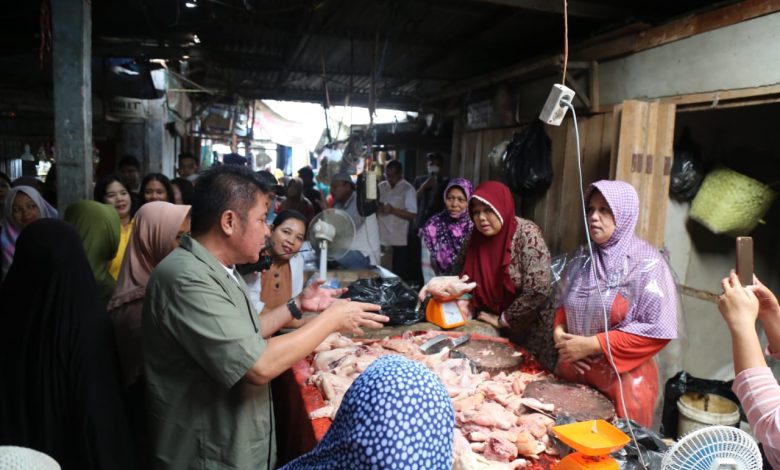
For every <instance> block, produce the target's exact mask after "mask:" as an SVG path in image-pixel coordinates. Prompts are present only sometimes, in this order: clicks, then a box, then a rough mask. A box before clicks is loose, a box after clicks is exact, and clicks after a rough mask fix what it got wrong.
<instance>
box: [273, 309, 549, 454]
mask: <svg viewBox="0 0 780 470" xmlns="http://www.w3.org/2000/svg"><path fill="white" fill-rule="evenodd" d="M480 323H481V322H469V323H468V324H467V325H466V326H464V327H461V329H462V330H463V331H469V330H471V331H473V330H474V329H484V326H483V325H481V324H480ZM413 326H416V327H420V326H421V325H419V324H418V325H413ZM399 331H400V330H391V332H392V333H399ZM384 333H385V335H384V336H383V339H376V337H374V339H371V338H360V339H350V338H347V337H344V336H340V335H338V336H334V337H329V339H328V340H326V342H325V343H323V345H321V347H319V348H318V349H317V351H315V354H314V355H311V356H309V357H307V358H306V359H304V360H302V361H300V362H298V363H297V364H295V366H293V367H292V369H291V370H289V371H288V372H287V373H285V374H284V375H282V376H281V377H279V379H277V380H276V382H277V383H276V385H275V388H274V403H275V409H276V416H277V419H276V422H277V436H278V457H279V462H280V463H284V462H287V461H289V460H291V459H293V458H295V457H297V456H299V455H302V454H304V453H306V452H308V451H309V450H311V449H312V448H314V446H315V445H316V444H317V442H319V441H320V440H321V439H322V437H323V436H324V435H325V433H326V432H327V430H328V428H329V426H330V424H331V422H332V418H333V416H335V413H336V411H337V409H338V405H339V404H340V400H341V397H342V396H343V394H344V393H345V392H346V390H347V389H348V388H349V385H350V384H351V382H352V381H353V380H354V378H355V377H356V376H357V375H359V373H360V372H362V370H364V369H365V368H366V367H367V366H368V364H370V363H371V362H372V361H373V360H374V359H376V358H377V357H380V356H381V355H384V354H401V355H403V356H406V357H408V358H410V359H413V360H417V361H419V362H422V363H423V364H425V365H426V366H427V367H428V368H429V369H431V370H432V371H433V372H434V373H435V374H436V375H437V376H438V377H439V378H440V379H441V381H442V383H443V384H444V385H445V387H446V388H447V389H448V392H449V394H450V396H451V397H452V400H453V407H454V408H455V411H456V416H457V418H456V433H455V434H456V445H455V448H454V457H455V459H456V461H458V459H460V461H462V462H466V463H467V462H468V461H470V460H474V461H476V462H480V461H498V462H504V463H506V464H513V463H514V464H515V465H520V464H521V463H522V464H523V465H526V463H528V464H530V466H526V467H524V468H550V466H551V464H552V463H554V462H556V461H557V456H556V455H557V450H556V449H555V447H554V445H553V443H552V442H551V441H550V438H549V429H551V427H552V425H553V423H554V420H553V419H552V418H551V416H554V410H553V409H552V408H550V407H549V406H548V405H547V404H545V403H540V402H539V401H538V400H535V399H532V398H529V397H523V396H522V395H523V390H525V388H526V386H527V385H528V384H529V383H532V382H535V381H538V380H543V379H547V380H549V379H554V377H552V376H551V375H550V374H549V373H546V372H544V371H543V370H542V368H541V367H540V365H539V363H538V362H537V361H536V360H535V359H534V358H533V357H532V356H531V355H530V354H529V353H528V352H527V351H525V350H524V349H523V348H521V347H519V346H516V345H514V344H512V343H510V342H509V341H507V340H506V339H503V338H498V337H496V336H495V335H486V334H480V333H476V332H472V333H471V342H473V343H475V344H476V343H480V342H484V343H491V344H497V345H498V346H496V347H495V348H481V347H476V351H477V352H476V353H475V354H477V356H479V355H480V354H481V353H480V352H479V350H488V349H492V350H495V351H500V350H502V349H505V350H506V351H508V353H506V352H505V353H503V354H506V355H507V358H508V359H513V360H517V362H516V363H520V366H519V367H516V366H515V367H512V368H510V369H504V370H501V372H495V370H494V371H493V372H492V373H489V372H487V369H486V370H484V371H483V370H479V368H478V367H481V366H478V367H476V368H475V366H474V364H476V363H479V362H480V361H471V360H468V359H463V358H460V359H458V358H456V354H455V353H456V352H457V351H458V350H455V351H453V352H452V355H450V353H449V351H448V350H447V349H445V350H444V351H442V352H439V353H436V354H431V355H425V354H423V352H422V351H421V349H420V346H421V345H422V344H423V343H424V342H425V341H426V340H430V339H432V338H434V337H436V336H437V335H439V334H441V332H440V331H437V329H435V328H429V329H428V330H422V331H420V330H416V329H409V328H407V329H406V331H405V332H403V333H402V334H392V335H391V336H390V337H388V336H387V333H388V331H385V332H384ZM446 334H448V335H450V336H452V337H459V336H460V335H461V334H462V333H459V332H447V333H446ZM467 344H468V343H467ZM464 348H465V346H464ZM495 351H494V352H491V353H490V354H500V353H498V352H495ZM464 354H468V353H466V352H465V351H464ZM477 358H478V357H477ZM483 359H484V358H483ZM492 359H494V358H492ZM484 362H485V363H488V362H491V361H484ZM492 362H495V360H493V361H492ZM475 390H476V393H475ZM524 461H527V462H524ZM488 463H489V462H488ZM456 468H457V467H456ZM508 468H512V467H508Z"/></svg>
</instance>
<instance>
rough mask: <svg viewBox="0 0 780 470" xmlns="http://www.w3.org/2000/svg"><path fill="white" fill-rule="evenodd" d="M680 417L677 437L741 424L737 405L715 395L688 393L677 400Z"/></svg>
mask: <svg viewBox="0 0 780 470" xmlns="http://www.w3.org/2000/svg"><path fill="white" fill-rule="evenodd" d="M677 410H678V411H679V412H680V417H679V419H678V421H677V436H679V437H682V436H684V435H686V434H688V433H689V432H691V431H695V430H697V429H701V428H704V427H707V426H713V425H723V426H736V425H738V424H739V407H738V406H737V404H736V403H734V402H733V401H731V400H729V399H728V398H723V397H722V396H720V395H715V394H713V393H707V394H700V393H686V394H684V395H682V396H681V397H680V398H679V399H678V400H677Z"/></svg>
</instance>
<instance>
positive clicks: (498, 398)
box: [479, 381, 514, 406]
mask: <svg viewBox="0 0 780 470" xmlns="http://www.w3.org/2000/svg"><path fill="white" fill-rule="evenodd" d="M479 389H480V390H482V391H484V392H485V396H486V397H488V398H490V399H491V400H493V401H495V402H497V403H499V404H501V405H502V406H506V404H507V403H509V401H510V400H511V399H512V398H513V397H514V394H513V393H512V390H511V387H507V386H506V385H505V384H502V383H499V382H494V381H490V382H487V381H486V382H484V383H483V384H482V385H480V387H479Z"/></svg>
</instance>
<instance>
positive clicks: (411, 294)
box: [342, 277, 425, 325]
mask: <svg viewBox="0 0 780 470" xmlns="http://www.w3.org/2000/svg"><path fill="white" fill-rule="evenodd" d="M342 297H343V298H349V299H352V300H354V301H356V302H371V303H374V304H379V305H381V306H382V311H381V313H382V315H387V316H388V317H390V321H389V322H388V325H411V324H412V323H417V322H419V321H422V320H423V319H424V318H425V314H424V313H423V312H424V311H423V310H422V309H420V310H417V309H416V307H417V292H416V291H414V290H412V289H411V288H409V287H408V286H407V285H406V284H404V283H403V281H401V279H399V278H397V277H391V278H387V279H383V278H378V277H375V278H368V279H359V280H357V281H355V282H353V283H352V284H351V285H350V286H349V287H348V288H347V292H346V293H344V295H342Z"/></svg>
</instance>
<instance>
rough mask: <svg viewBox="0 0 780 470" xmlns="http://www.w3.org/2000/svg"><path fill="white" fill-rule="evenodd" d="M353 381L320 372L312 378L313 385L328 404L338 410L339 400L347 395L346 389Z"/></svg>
mask: <svg viewBox="0 0 780 470" xmlns="http://www.w3.org/2000/svg"><path fill="white" fill-rule="evenodd" d="M352 382H353V379H351V378H349V377H342V376H340V375H336V374H330V373H327V372H322V373H320V374H318V375H317V376H316V377H314V383H316V384H317V387H318V388H319V389H320V390H321V391H322V394H323V396H324V397H325V399H326V400H328V403H329V404H331V405H333V407H334V408H335V410H338V408H339V406H340V405H341V399H342V398H344V394H345V393H347V389H348V388H349V387H350V385H352Z"/></svg>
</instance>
